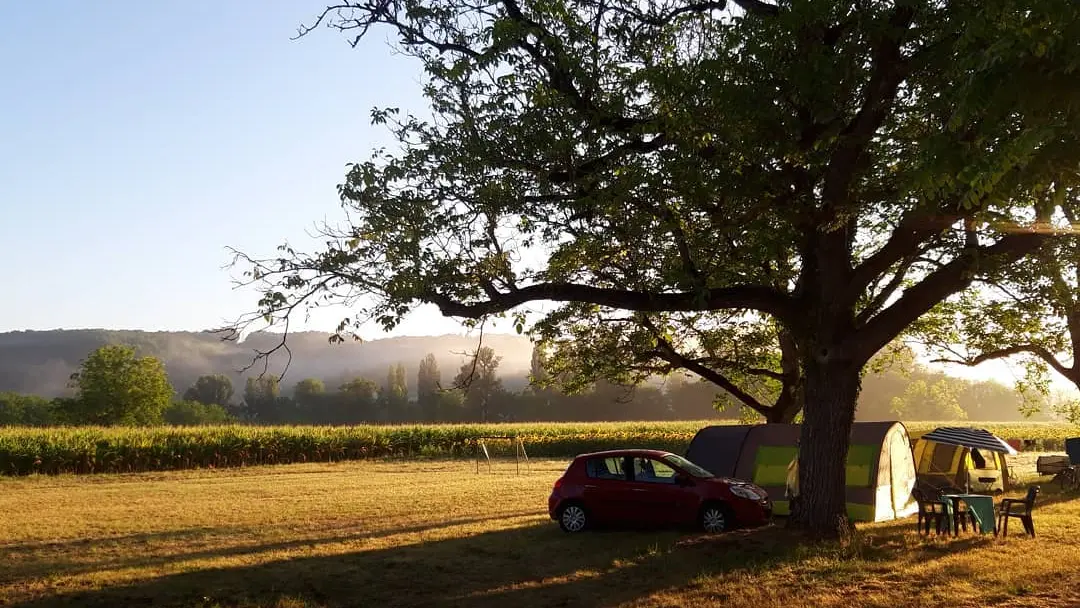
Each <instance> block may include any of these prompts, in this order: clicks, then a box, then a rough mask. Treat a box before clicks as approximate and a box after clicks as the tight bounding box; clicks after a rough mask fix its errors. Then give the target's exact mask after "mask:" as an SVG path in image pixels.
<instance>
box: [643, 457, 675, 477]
mask: <svg viewBox="0 0 1080 608" xmlns="http://www.w3.org/2000/svg"><path fill="white" fill-rule="evenodd" d="M634 481H644V482H646V483H675V469H673V468H671V467H670V466H668V465H666V464H664V463H663V462H661V461H659V460H653V459H652V458H635V459H634Z"/></svg>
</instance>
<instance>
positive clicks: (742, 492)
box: [731, 486, 764, 500]
mask: <svg viewBox="0 0 1080 608" xmlns="http://www.w3.org/2000/svg"><path fill="white" fill-rule="evenodd" d="M731 493H732V494H734V495H735V496H738V497H739V498H745V499H747V500H761V499H762V498H764V496H761V495H759V494H758V493H757V492H755V491H754V490H752V489H750V488H748V487H746V486H731Z"/></svg>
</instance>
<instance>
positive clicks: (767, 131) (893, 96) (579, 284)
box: [241, 0, 1080, 532]
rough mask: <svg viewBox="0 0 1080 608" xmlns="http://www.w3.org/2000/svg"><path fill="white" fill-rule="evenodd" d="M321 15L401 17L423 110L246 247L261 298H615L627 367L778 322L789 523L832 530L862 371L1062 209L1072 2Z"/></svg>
mask: <svg viewBox="0 0 1080 608" xmlns="http://www.w3.org/2000/svg"><path fill="white" fill-rule="evenodd" d="M318 23H325V24H328V25H330V26H332V27H335V28H337V29H339V30H342V31H345V32H348V33H350V34H355V35H356V36H358V37H359V36H363V35H365V34H366V33H367V32H369V31H371V30H372V29H373V28H380V27H381V28H387V29H388V30H389V31H390V32H392V33H394V34H396V35H397V40H398V43H399V48H400V49H401V50H402V51H403V52H404V53H405V54H407V55H410V56H412V57H414V58H416V59H417V60H419V61H420V62H421V63H422V65H423V67H424V71H425V74H426V81H425V87H424V95H425V96H426V98H427V101H428V103H429V105H430V107H431V110H432V118H430V119H424V118H421V117H420V116H414V115H402V113H401V112H399V111H398V110H396V109H394V108H384V109H377V110H374V111H373V113H372V118H373V121H374V122H375V123H377V124H385V125H387V126H389V128H390V129H391V131H392V133H393V134H394V136H395V137H396V139H397V141H398V143H399V144H400V146H399V148H398V149H396V150H394V151H388V150H385V149H378V150H375V151H374V152H373V154H372V156H371V158H370V159H369V160H366V161H361V162H357V163H355V164H353V165H351V167H350V169H349V171H348V173H347V175H346V178H345V181H344V183H343V184H342V185H341V186H340V188H339V191H340V195H341V199H342V203H343V205H344V207H345V209H346V210H347V212H348V222H347V224H346V225H344V226H336V227H335V226H327V227H326V230H325V232H326V234H325V236H326V237H327V238H326V239H325V243H324V248H322V249H321V250H319V251H316V252H314V253H305V252H302V251H298V250H296V249H294V248H292V247H290V246H283V247H282V248H281V251H280V255H277V256H273V257H271V258H269V259H262V258H256V257H251V256H245V255H241V260H242V261H243V262H245V263H247V264H248V265H249V269H248V272H249V277H250V278H251V280H252V281H254V282H255V283H258V284H259V285H260V286H261V288H262V291H263V297H262V298H261V300H260V303H259V306H260V310H259V316H260V317H263V318H267V319H269V320H271V322H273V321H275V320H281V319H283V318H284V317H287V316H288V315H289V314H291V313H292V312H293V311H294V310H296V309H298V308H303V307H305V306H318V305H322V304H325V303H334V304H341V303H344V304H347V305H350V306H352V307H353V308H354V311H355V314H353V315H350V316H349V318H347V319H345V320H344V321H343V323H342V325H341V327H340V331H341V332H342V333H344V332H347V331H350V330H352V329H354V328H355V327H357V326H358V325H359V324H363V323H365V322H368V321H371V320H374V321H376V322H378V323H380V324H381V325H382V326H383V327H384V328H387V329H389V328H392V327H394V326H395V325H396V324H397V323H399V322H400V320H401V319H402V318H403V317H404V316H405V315H406V314H408V313H409V312H410V311H411V310H413V309H414V308H415V307H416V306H418V305H420V304H423V303H427V304H433V305H435V306H437V307H438V308H439V310H441V311H442V313H443V314H445V315H448V316H454V317H461V318H465V319H483V318H487V317H489V316H492V315H512V317H513V319H514V320H515V322H516V323H517V324H518V325H519V327H522V328H524V327H525V326H527V325H528V326H530V327H531V328H532V329H534V330H536V331H538V332H539V333H541V334H543V332H544V329H545V327H552V326H556V325H558V324H564V325H565V324H567V323H573V324H576V325H580V326H590V325H593V326H595V325H598V324H606V323H609V322H611V321H612V320H613V319H629V322H628V324H627V325H625V327H626V330H625V331H624V332H622V333H620V339H623V340H633V341H634V343H635V346H634V347H633V348H632V349H630V352H631V353H632V354H633V356H628V357H627V358H626V359H627V360H629V361H633V363H634V365H641V364H643V363H647V362H648V361H647V360H645V361H643V357H644V356H645V354H647V353H652V354H651V355H650V356H651V359H652V361H654V362H655V363H656V364H658V365H674V364H673V363H672V359H675V360H676V361H677V362H685V360H693V359H708V358H709V357H710V355H709V353H708V352H707V349H706V352H705V353H704V354H692V355H689V356H684V357H683V358H682V359H679V358H677V357H675V356H674V355H672V354H671V353H672V352H673V351H674V350H675V349H676V348H678V347H680V345H682V346H689V347H691V348H694V349H698V348H701V343H698V342H697V341H696V340H698V339H700V340H702V341H708V340H709V337H708V336H707V335H703V336H701V337H700V338H695V339H694V340H689V341H688V342H685V341H684V340H683V339H682V338H680V340H675V339H673V338H672V337H671V336H673V335H676V334H678V335H680V336H685V335H686V334H685V332H686V329H685V324H686V321H685V316H687V315H697V317H698V318H697V319H695V320H694V322H695V323H700V324H702V325H703V326H704V327H705V328H710V327H720V328H721V329H719V330H717V331H724V332H726V331H729V328H730V323H729V321H730V319H731V318H732V313H736V314H735V315H734V317H735V318H741V319H746V320H748V321H750V322H754V323H775V324H776V326H777V327H778V328H780V329H781V330H782V333H781V332H778V333H777V336H780V335H785V336H786V337H787V339H789V340H790V341H791V348H792V350H791V352H792V353H794V358H795V360H796V362H797V365H795V367H794V369H796V370H797V374H798V378H797V381H796V388H797V391H798V393H797V394H798V398H799V399H800V400H801V401H802V405H803V411H804V416H805V421H804V423H803V425H802V431H801V433H802V437H801V441H800V466H799V475H800V486H801V487H804V488H808V491H807V492H806V493H805V495H804V496H803V500H801V501H800V504H799V506H798V508H797V510H796V511H795V513H793V517H792V519H791V521H792V523H793V524H794V525H802V526H807V527H809V528H812V529H814V530H816V531H819V532H825V531H828V530H833V531H836V530H839V529H840V528H842V527H844V524H843V523H842V522H843V520H844V464H843V463H844V454H845V453H846V450H847V443H848V430H849V429H850V425H851V422H852V420H853V418H854V411H855V403H856V399H857V397H858V392H859V379H860V374H861V371H862V368H863V366H864V365H865V364H866V363H867V361H869V360H870V358H871V357H872V356H873V355H874V354H875V353H876V352H878V351H879V350H880V349H881V348H882V347H884V346H885V345H887V344H889V343H890V342H892V341H893V340H894V339H895V338H896V337H897V336H898V335H900V334H901V333H902V332H903V331H905V329H906V328H908V327H909V326H910V325H911V324H912V323H913V322H914V321H916V320H917V319H919V318H920V316H922V315H923V314H924V313H926V312H927V311H928V310H930V309H931V308H933V307H934V306H935V305H937V304H939V303H940V302H942V301H943V300H945V299H946V298H948V297H949V296H951V295H953V294H956V293H959V292H962V291H964V290H965V289H967V288H968V287H969V286H970V285H971V282H972V280H973V278H974V277H975V276H976V275H977V274H980V273H984V272H991V271H992V270H993V269H995V268H1001V267H1005V266H1008V265H1009V264H1012V263H1014V262H1016V261H1017V260H1018V259H1020V258H1022V257H1023V256H1025V255H1027V254H1029V253H1030V252H1032V251H1034V250H1035V249H1037V248H1038V247H1039V246H1040V245H1041V244H1043V243H1044V242H1046V241H1047V240H1048V239H1052V238H1054V236H1055V235H1056V234H1057V233H1058V232H1059V231H1060V230H1061V229H1063V228H1064V227H1065V226H1066V225H1067V224H1068V220H1067V217H1063V216H1062V213H1061V209H1063V208H1066V207H1072V206H1075V205H1076V200H1075V191H1074V187H1075V185H1076V178H1077V166H1078V161H1080V145H1078V143H1080V142H1078V141H1077V140H1078V137H1080V104H1078V103H1077V100H1078V93H1080V79H1078V78H1077V77H1076V76H1077V69H1078V67H1080V45H1076V44H1075V42H1074V41H1075V40H1076V39H1077V35H1080V5H1078V4H1077V3H1075V2H1073V1H1071V0H1039V1H1036V2H1019V1H1018V0H968V1H958V2H948V3H944V2H939V1H936V0H895V1H892V2H875V3H854V4H853V3H850V2H840V1H839V0H832V1H825V0H822V1H816V2H810V1H791V0H781V1H779V2H777V3H776V4H770V3H767V2H762V1H761V0H736V1H735V2H733V3H731V4H730V5H729V3H726V2H693V1H686V0H651V1H649V2H637V1H629V0H602V1H598V0H532V1H528V2H520V1H519V0H489V1H480V2H475V1H473V0H425V1H418V0H377V1H375V2H351V1H346V2H343V3H341V4H338V5H335V6H333V7H330V8H328V9H327V10H326V11H325V12H324V13H322V15H321V16H320V17H319V19H318ZM304 31H305V32H306V31H307V30H304ZM537 301H546V302H549V303H551V306H552V308H550V309H549V310H548V311H547V312H546V313H545V314H544V315H542V316H541V318H540V319H539V320H538V322H537V323H536V324H535V325H531V323H532V321H533V320H534V319H535V317H533V318H530V317H529V316H528V315H526V314H525V313H524V312H523V311H522V306H523V305H525V304H527V303H530V302H537ZM616 323H617V321H616ZM640 328H645V329H646V330H647V332H645V333H642V332H640V331H639V330H640ZM627 332H638V333H637V334H636V335H630V334H629V333H627ZM676 354H680V353H676ZM700 363H701V364H702V365H703V366H706V367H709V366H717V367H718V369H717V370H716V371H721V370H722V367H719V363H718V362H714V361H701V362H700ZM742 365H743V367H745V364H742ZM683 367H685V365H683ZM773 371H777V372H783V369H781V368H779V367H777V368H775V369H774V370H773ZM810 489H812V490H810Z"/></svg>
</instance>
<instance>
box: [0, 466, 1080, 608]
mask: <svg viewBox="0 0 1080 608" xmlns="http://www.w3.org/2000/svg"><path fill="white" fill-rule="evenodd" d="M564 466H565V462H564V461H541V462H534V463H533V464H532V472H531V473H529V474H523V475H521V476H516V475H514V473H513V465H512V464H510V465H505V464H503V465H501V466H497V467H496V470H495V472H494V473H491V474H489V473H483V474H480V475H477V474H476V473H475V471H474V469H473V468H472V465H471V464H470V463H464V462H432V463H379V462H353V463H340V464H333V465H326V464H317V465H316V464H311V465H289V466H278V467H258V468H251V469H233V470H227V471H184V472H171V473H146V474H134V475H116V476H103V475H91V476H82V477H73V476H60V477H51V478H49V477H31V478H21V479H10V478H9V479H0V513H3V516H2V518H0V605H5V606H6V605H19V606H34V607H45V606H125V605H145V606H149V605H153V606H205V607H210V606H278V607H281V608H290V607H291V608H297V607H301V606H304V607H307V606H378V607H379V608H393V607H397V606H410V607H412V606H456V605H462V606H514V607H515V608H530V607H533V606H706V605H716V604H723V605H725V606H754V607H755V608H765V607H767V606H781V605H782V606H803V605H806V606H820V607H826V606H923V605H925V606H985V605H1006V606H1069V605H1080V546H1078V545H1077V542H1076V539H1077V538H1078V537H1080V534H1078V533H1080V500H1075V499H1076V498H1080V496H1076V495H1073V496H1062V495H1060V494H1057V493H1056V486H1054V487H1052V486H1050V484H1048V483H1044V484H1043V487H1044V493H1045V494H1044V500H1042V504H1041V505H1040V506H1039V508H1038V510H1037V516H1036V526H1037V528H1038V532H1039V537H1038V538H1037V539H1028V538H1024V537H1022V536H1020V535H1017V536H1015V537H1010V538H1008V539H1007V540H1000V539H994V538H993V537H992V536H990V537H979V536H975V535H972V534H967V535H961V537H960V538H958V539H951V538H950V539H929V540H927V539H924V538H920V537H919V536H917V535H916V534H915V533H914V531H913V528H914V525H913V522H912V520H908V521H905V522H896V523H890V524H882V525H872V526H864V527H862V528H861V532H860V534H859V536H858V538H857V539H855V540H854V541H853V542H851V543H849V544H847V545H845V546H843V547H841V546H839V545H836V544H818V545H815V544H809V543H799V542H796V540H797V539H795V538H793V536H792V534H791V533H789V532H787V531H785V530H783V529H782V528H777V527H770V528H764V529H761V530H755V531H738V532H734V533H731V534H727V535H722V536H718V537H706V536H701V535H696V534H692V533H687V532H680V531H677V530H676V531H670V530H659V531H656V530H653V531H640V530H638V531H626V530H624V531H600V532H593V533H588V534H585V535H582V536H567V535H564V534H563V533H562V532H560V531H559V530H558V528H557V526H556V525H555V524H554V523H553V522H551V521H550V520H548V519H547V517H546V512H545V504H546V498H547V493H548V491H549V489H550V484H551V482H552V481H553V480H554V478H555V477H557V476H558V474H559V473H560V472H561V470H562V468H563V467H564ZM1016 528H1017V529H1019V526H1017V527H1016Z"/></svg>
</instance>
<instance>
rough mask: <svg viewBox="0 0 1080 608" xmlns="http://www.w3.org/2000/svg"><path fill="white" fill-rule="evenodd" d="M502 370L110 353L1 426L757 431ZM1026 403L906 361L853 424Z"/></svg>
mask: <svg viewBox="0 0 1080 608" xmlns="http://www.w3.org/2000/svg"><path fill="white" fill-rule="evenodd" d="M500 360H501V359H500V357H499V356H498V355H497V354H496V353H495V351H494V349H492V348H490V347H481V348H478V349H477V350H476V351H475V352H474V353H473V354H472V356H470V357H468V358H467V360H466V361H465V362H464V363H463V364H462V365H461V366H460V367H459V368H457V369H455V370H453V373H454V375H453V376H452V377H450V376H449V375H447V377H445V378H444V376H443V373H442V370H441V369H440V366H439V362H438V361H437V360H436V358H435V355H434V354H432V353H429V354H427V355H426V356H425V357H423V358H422V359H421V360H420V361H419V362H418V364H417V366H416V368H415V369H416V374H415V376H414V377H412V378H410V377H409V374H408V372H407V370H406V367H405V365H404V364H402V363H396V364H392V365H390V366H389V367H388V369H387V372H386V376H385V377H383V378H381V379H379V380H373V379H370V378H364V377H359V376H358V377H354V378H351V379H347V380H345V381H343V382H341V383H340V384H338V385H337V386H327V384H326V381H325V380H324V379H320V378H304V379H301V380H299V381H298V382H296V383H295V384H292V385H291V387H290V386H286V387H285V390H283V387H282V380H281V378H279V377H278V376H275V375H270V374H266V375H262V376H258V377H249V378H247V379H246V381H245V384H244V386H243V389H242V390H241V391H239V393H237V390H236V387H234V385H233V382H232V380H231V379H230V378H229V376H227V375H224V374H207V375H203V376H200V377H199V378H198V379H197V380H196V381H195V382H194V383H193V384H192V385H191V386H190V387H188V388H187V389H185V390H184V391H183V392H182V393H177V392H176V391H175V389H174V388H173V386H172V385H171V384H170V383H169V379H168V375H167V373H166V371H165V368H164V366H163V365H162V363H161V361H160V360H159V359H157V358H156V357H152V356H143V357H139V356H136V351H135V349H134V348H132V347H129V346H119V345H110V346H104V347H101V348H98V349H97V350H95V351H94V352H93V353H91V354H90V355H89V356H88V357H87V358H86V359H85V360H84V361H83V362H82V364H81V366H80V367H79V371H78V372H76V373H75V374H74V375H72V378H71V387H72V389H74V395H73V396H70V397H63V398H57V399H46V398H43V397H39V396H35V395H20V394H16V393H0V425H26V426H52V425H60V424H67V425H91V424H93V425H156V424H171V425H202V424H222V423H247V424H328V425H345V424H362V423H411V422H499V421H507V422H510V421H516V422H525V421H605V420H612V421H617V420H698V419H709V418H718V419H742V420H744V421H747V422H756V421H760V420H762V418H761V416H760V415H759V414H758V413H757V412H755V411H753V410H751V409H749V408H746V407H744V406H743V405H742V403H741V400H739V399H737V398H736V397H734V396H732V395H731V394H729V393H725V392H724V391H722V390H718V389H717V387H716V386H715V385H714V384H712V383H710V382H707V381H704V380H702V379H692V378H690V377H688V376H686V375H683V374H679V373H676V374H672V375H669V376H668V377H666V378H664V379H662V380H661V381H656V379H654V381H650V382H640V383H637V384H619V383H616V382H612V381H609V380H605V379H599V380H595V381H593V382H591V383H588V384H587V385H582V384H581V383H579V382H576V380H575V379H574V378H569V377H565V376H559V377H553V375H552V373H551V372H549V370H548V368H547V366H546V365H545V359H544V357H543V356H542V353H541V352H540V351H539V350H537V351H536V352H535V353H534V356H533V361H532V367H531V370H530V373H529V378H528V380H529V382H528V384H527V385H526V387H525V388H524V389H523V390H510V389H508V388H506V387H505V385H504V383H503V378H502V377H501V376H500V374H499V363H500ZM1031 398H1032V397H1031V396H1028V398H1027V400H1025V398H1024V397H1023V396H1021V395H1020V394H1019V393H1017V392H1016V391H1015V390H1013V389H1011V388H1009V387H1006V386H1004V385H1001V384H998V383H995V382H975V381H969V380H963V379H960V378H956V377H953V376H949V375H947V374H944V373H941V372H935V371H931V370H928V369H926V368H924V367H921V366H919V365H917V364H915V362H914V359H913V358H911V357H910V356H909V357H908V358H907V359H906V360H905V361H904V362H903V364H902V365H898V366H896V368H895V369H886V370H882V371H880V372H878V373H874V374H870V375H868V376H867V378H866V380H865V382H864V391H863V394H862V396H861V398H860V403H859V408H858V412H857V413H858V416H859V418H860V419H864V420H881V419H904V420H1013V419H1018V418H1020V417H1021V416H1022V415H1023V412H1025V411H1026V412H1029V413H1030V412H1033V411H1036V410H1045V409H1048V408H1046V407H1045V405H1046V404H1045V403H1034V404H1033V403H1031V402H1030V399H1031ZM1035 398H1036V399H1043V400H1045V397H1044V396H1042V395H1041V394H1037V395H1035Z"/></svg>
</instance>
